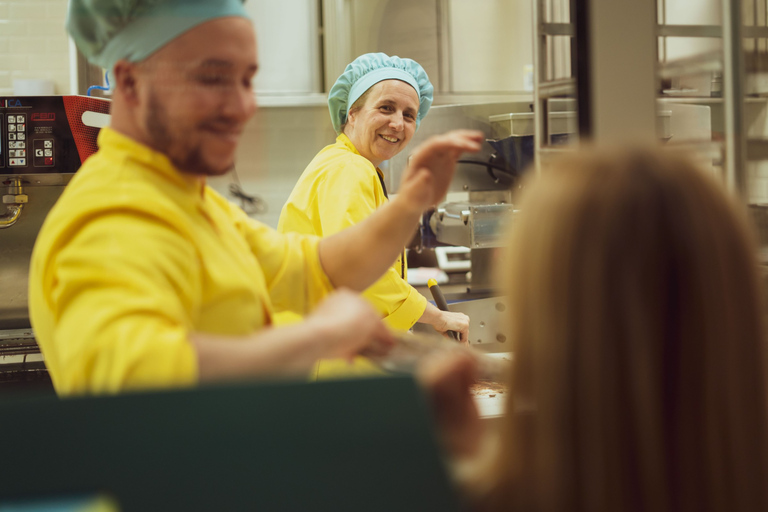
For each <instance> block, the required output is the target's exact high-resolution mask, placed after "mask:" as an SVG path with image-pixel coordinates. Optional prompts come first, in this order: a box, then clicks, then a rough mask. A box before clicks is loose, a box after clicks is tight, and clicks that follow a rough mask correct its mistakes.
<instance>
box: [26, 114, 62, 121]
mask: <svg viewBox="0 0 768 512" xmlns="http://www.w3.org/2000/svg"><path fill="white" fill-rule="evenodd" d="M55 120H56V113H55V112H33V113H32V121H55Z"/></svg>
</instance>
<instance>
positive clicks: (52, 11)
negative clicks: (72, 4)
mask: <svg viewBox="0 0 768 512" xmlns="http://www.w3.org/2000/svg"><path fill="white" fill-rule="evenodd" d="M45 16H46V17H47V18H52V19H57V20H60V21H61V23H62V24H63V23H64V20H65V19H66V17H67V0H49V1H48V2H46V6H45Z"/></svg>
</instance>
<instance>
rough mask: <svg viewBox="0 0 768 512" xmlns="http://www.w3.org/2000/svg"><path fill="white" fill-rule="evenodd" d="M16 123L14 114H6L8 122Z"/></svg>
mask: <svg viewBox="0 0 768 512" xmlns="http://www.w3.org/2000/svg"><path fill="white" fill-rule="evenodd" d="M14 123H16V116H8V124H14Z"/></svg>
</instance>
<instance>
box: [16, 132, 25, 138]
mask: <svg viewBox="0 0 768 512" xmlns="http://www.w3.org/2000/svg"><path fill="white" fill-rule="evenodd" d="M16 137H17V138H18V139H19V140H24V139H26V138H27V136H26V134H24V133H17V134H16Z"/></svg>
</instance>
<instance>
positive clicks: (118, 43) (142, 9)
mask: <svg viewBox="0 0 768 512" xmlns="http://www.w3.org/2000/svg"><path fill="white" fill-rule="evenodd" d="M228 16H238V17H245V18H247V17H248V14H247V12H246V11H245V8H244V7H243V0H214V1H211V0H70V2H69V12H68V13H67V23H66V26H67V31H68V32H69V34H70V35H71V36H72V39H73V40H74V41H75V44H76V45H77V47H78V48H79V49H80V51H81V52H82V53H83V55H85V56H86V58H87V59H88V60H89V61H91V62H92V63H94V64H97V65H99V66H101V67H103V68H106V69H107V70H111V69H112V67H113V66H114V65H115V62H117V61H118V60H120V59H125V60H127V61H129V62H138V61H142V60H144V59H146V58H147V57H149V56H150V55H152V54H153V53H154V52H156V51H157V50H159V49H160V48H162V47H163V46H165V45H166V44H168V43H169V42H171V41H172V40H173V39H175V38H176V37H178V36H180V35H181V34H183V33H184V32H186V31H188V30H190V29H192V28H194V27H196V26H197V25H200V24H201V23H204V22H206V21H208V20H212V19H214V18H223V17H228Z"/></svg>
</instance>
